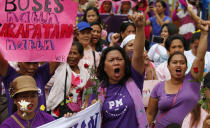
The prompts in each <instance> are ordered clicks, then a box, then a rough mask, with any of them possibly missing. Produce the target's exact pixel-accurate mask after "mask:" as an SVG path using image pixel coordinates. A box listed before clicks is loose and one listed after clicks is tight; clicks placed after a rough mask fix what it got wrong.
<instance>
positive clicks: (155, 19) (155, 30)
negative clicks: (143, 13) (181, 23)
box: [149, 16, 172, 36]
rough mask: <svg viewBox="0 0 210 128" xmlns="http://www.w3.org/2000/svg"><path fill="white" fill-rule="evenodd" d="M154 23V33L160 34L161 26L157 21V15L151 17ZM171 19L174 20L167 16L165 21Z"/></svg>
mask: <svg viewBox="0 0 210 128" xmlns="http://www.w3.org/2000/svg"><path fill="white" fill-rule="evenodd" d="M149 20H150V22H151V25H152V35H156V36H160V31H161V26H160V24H158V23H157V18H156V17H155V16H153V17H150V18H149ZM166 20H169V21H170V22H172V19H171V17H169V16H165V17H164V18H163V21H166Z"/></svg>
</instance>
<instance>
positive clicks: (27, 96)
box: [14, 91, 38, 113]
mask: <svg viewBox="0 0 210 128" xmlns="http://www.w3.org/2000/svg"><path fill="white" fill-rule="evenodd" d="M16 95H17V96H16V98H14V103H15V104H16V105H17V109H18V111H21V105H20V104H19V103H18V102H21V100H25V101H26V102H30V104H29V105H28V107H27V109H28V110H26V111H24V112H26V113H31V112H34V111H35V110H36V108H37V106H38V93H37V92H36V91H27V92H21V93H18V94H16Z"/></svg>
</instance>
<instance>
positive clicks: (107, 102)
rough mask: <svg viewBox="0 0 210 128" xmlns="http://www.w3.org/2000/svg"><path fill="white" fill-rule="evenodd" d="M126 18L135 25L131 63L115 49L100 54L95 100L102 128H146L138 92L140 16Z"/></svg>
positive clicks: (140, 80) (141, 71) (140, 79)
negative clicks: (97, 93)
mask: <svg viewBox="0 0 210 128" xmlns="http://www.w3.org/2000/svg"><path fill="white" fill-rule="evenodd" d="M129 18H130V19H131V20H132V21H133V22H134V24H135V26H136V34H137V35H138V36H136V37H135V40H134V51H133V57H132V59H131V63H130V60H129V57H128V56H127V54H126V52H125V51H124V49H122V48H120V47H119V46H112V47H108V48H106V49H105V50H104V51H103V52H102V56H101V60H100V64H99V67H98V69H97V77H98V78H99V80H100V81H101V82H102V84H101V87H100V88H99V92H100V94H99V96H98V98H99V100H100V101H101V102H102V115H103V117H102V118H103V119H102V128H110V127H112V128H128V127H132V128H148V122H147V118H146V113H145V110H144V105H143V103H142V97H141V92H142V88H143V82H144V44H145V35H144V23H145V20H144V15H143V13H134V14H133V15H132V16H129Z"/></svg>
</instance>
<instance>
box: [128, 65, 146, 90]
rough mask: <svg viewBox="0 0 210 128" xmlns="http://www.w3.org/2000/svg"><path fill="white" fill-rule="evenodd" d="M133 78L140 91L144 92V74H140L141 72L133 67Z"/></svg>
mask: <svg viewBox="0 0 210 128" xmlns="http://www.w3.org/2000/svg"><path fill="white" fill-rule="evenodd" d="M131 72H132V73H131V77H132V79H133V80H134V82H135V83H136V85H137V86H138V88H139V89H140V91H141V92H142V90H143V83H144V74H140V73H139V72H137V71H136V70H135V69H134V68H133V66H132V65H131Z"/></svg>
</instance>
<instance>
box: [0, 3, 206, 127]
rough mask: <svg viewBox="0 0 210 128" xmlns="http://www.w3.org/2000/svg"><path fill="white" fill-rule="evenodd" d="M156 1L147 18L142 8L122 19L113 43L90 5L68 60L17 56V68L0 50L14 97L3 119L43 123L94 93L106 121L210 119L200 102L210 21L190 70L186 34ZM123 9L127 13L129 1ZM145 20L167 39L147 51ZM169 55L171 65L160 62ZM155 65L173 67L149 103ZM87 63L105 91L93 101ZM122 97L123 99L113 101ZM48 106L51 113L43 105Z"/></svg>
mask: <svg viewBox="0 0 210 128" xmlns="http://www.w3.org/2000/svg"><path fill="white" fill-rule="evenodd" d="M107 1H108V2H110V1H109V0H105V1H104V2H103V6H104V7H103V9H101V10H100V9H99V12H100V11H106V4H107V3H106V2H107ZM123 2H127V1H126V0H125V1H123ZM155 4H156V7H157V8H150V10H152V11H153V12H154V17H152V18H149V19H147V20H146V18H145V14H144V13H143V12H139V13H137V12H135V13H134V14H132V15H129V16H128V18H129V19H130V21H129V22H124V23H123V24H122V25H121V28H120V33H115V34H113V35H112V37H111V42H110V44H108V43H107V42H106V41H105V40H103V39H102V38H101V36H102V31H103V27H102V26H101V21H100V16H99V12H98V10H97V8H95V7H89V8H87V9H86V10H85V13H84V19H83V21H82V22H80V23H78V24H77V27H76V29H75V35H74V36H75V37H74V38H75V39H74V41H73V43H72V47H71V49H70V52H69V55H68V58H67V62H65V63H55V62H54V63H52V62H51V63H46V64H44V65H43V66H40V67H39V66H38V63H37V62H19V63H18V65H19V68H20V71H18V72H17V71H16V70H15V69H13V68H12V67H11V66H10V65H9V64H8V62H7V60H6V59H5V58H4V57H3V56H2V55H1V54H0V67H2V68H1V69H0V75H1V78H2V80H3V83H4V87H5V90H6V95H7V99H8V101H9V102H8V103H9V104H8V107H9V117H8V119H6V120H5V121H4V122H3V123H2V124H1V125H0V127H2V128H10V127H12V128H14V127H17V128H19V127H38V126H40V125H42V124H45V123H48V122H50V121H53V120H54V119H55V118H60V117H63V116H64V115H65V114H66V113H76V112H79V111H81V110H82V109H85V107H87V106H88V103H90V102H91V103H94V101H96V99H98V100H99V101H100V103H101V106H102V107H101V113H102V125H101V127H103V128H109V127H113V128H119V127H120V128H127V127H132V128H149V127H150V126H152V125H153V124H155V127H156V128H165V127H170V126H171V125H179V126H180V127H181V125H182V123H183V127H194V126H195V127H197V126H198V125H199V126H200V125H201V126H203V127H204V128H208V127H210V123H209V118H210V117H209V116H210V115H208V114H207V112H206V110H204V109H201V107H200V105H198V104H197V103H198V100H199V99H200V82H201V79H200V78H201V76H203V73H204V65H205V61H204V60H205V59H204V58H205V54H206V50H207V37H208V31H209V27H208V23H207V22H200V26H199V28H200V29H201V35H200V38H199V42H200V43H199V44H198V45H197V49H196V54H194V56H195V58H194V59H193V60H192V61H193V62H192V66H191V67H190V71H189V73H187V74H185V73H186V71H187V69H188V64H187V63H188V59H187V58H186V56H185V55H184V47H185V43H184V39H183V37H182V36H180V35H177V32H178V30H177V28H176V27H175V26H174V25H173V24H171V23H169V22H170V20H171V19H170V18H167V17H166V16H165V13H164V10H165V9H166V6H167V5H166V4H165V3H164V2H163V1H156V3H155ZM124 6H125V5H124ZM107 10H108V9H107ZM120 11H121V12H122V13H123V9H120ZM194 18H197V17H194ZM153 20H154V21H155V22H153ZM145 24H146V25H149V24H151V25H152V26H153V25H157V26H156V27H157V29H155V30H153V31H154V32H152V34H154V35H156V34H160V36H161V37H162V38H163V39H164V40H163V43H162V44H155V45H153V46H152V47H151V49H150V50H149V53H148V54H149V56H147V50H148V49H147V47H148V46H146V45H148V44H147V42H146V41H145V40H146V33H145V30H146V29H145ZM157 31H158V32H157ZM166 50H167V51H166ZM160 51H161V52H160ZM167 53H169V54H168V55H169V57H168V55H167ZM149 58H152V60H153V61H154V62H155V65H154V64H153V63H152V62H151V61H150V59H149ZM163 62H164V64H165V66H166V67H164V69H166V70H164V69H161V67H160V68H158V67H159V66H161V65H160V63H161V64H163ZM85 65H86V66H85ZM87 65H88V66H87ZM156 67H157V69H160V70H159V72H161V73H162V70H164V71H167V73H168V74H169V75H167V77H168V78H165V77H164V79H163V80H164V81H162V82H160V83H158V84H157V85H156V86H155V88H154V89H153V90H152V93H151V97H150V100H149V105H148V108H147V110H146V111H145V108H144V105H143V102H142V91H143V84H144V80H148V79H159V75H158V70H155V69H156ZM89 68H93V69H94V70H95V71H96V73H95V74H94V75H96V77H97V78H98V79H99V81H100V87H99V88H98V92H99V94H100V95H99V96H98V98H96V99H93V100H92V101H89V98H84V92H85V89H86V88H87V86H90V85H89V84H91V85H92V84H93V83H91V82H90V77H91V76H90V72H89ZM156 75H157V76H156ZM165 75H166V74H165ZM169 76H170V77H169ZM208 79H209V74H207V75H206V77H205V80H204V81H205V82H204V85H205V86H204V87H205V92H204V93H205V94H204V96H205V99H203V101H204V100H205V101H207V103H206V104H207V105H208V107H207V108H206V109H207V110H208V111H209V110H210V109H209V106H210V105H209V93H208V92H209V84H210V82H208ZM92 86H94V85H92ZM116 101H117V102H120V104H118V105H113V104H110V102H116ZM13 104H14V105H13ZM24 106H25V107H24ZM44 107H46V110H47V111H48V113H49V114H47V113H46V112H41V111H40V110H39V109H40V108H41V110H42V109H43V108H44ZM192 110H193V111H192ZM188 113H189V114H188ZM50 114H51V115H50ZM196 114H200V115H202V116H205V117H204V118H199V119H200V120H199V121H200V122H199V121H198V120H196V119H198V118H197V115H196ZM68 115H69V114H67V116H68ZM185 121H186V122H187V121H188V122H189V121H190V125H189V126H186V123H185ZM193 121H195V122H196V123H194V122H193Z"/></svg>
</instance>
